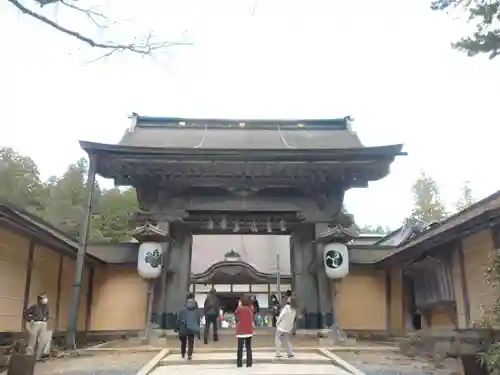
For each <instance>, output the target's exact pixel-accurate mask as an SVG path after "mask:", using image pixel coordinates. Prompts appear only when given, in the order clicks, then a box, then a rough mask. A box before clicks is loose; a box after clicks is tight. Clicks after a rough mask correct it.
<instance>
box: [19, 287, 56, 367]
mask: <svg viewBox="0 0 500 375" xmlns="http://www.w3.org/2000/svg"><path fill="white" fill-rule="evenodd" d="M48 303H49V299H48V298H47V294H46V293H41V294H39V295H38V296H37V301H36V304H34V305H31V306H30V307H29V308H28V309H27V310H26V311H25V312H24V318H25V320H26V331H27V332H28V347H27V350H26V351H27V354H28V355H33V354H35V347H36V358H40V357H41V356H42V355H48V354H49V353H47V351H48V350H46V348H47V347H49V350H50V342H48V341H50V339H51V338H48V336H49V331H48V330H47V322H48V320H49V306H48Z"/></svg>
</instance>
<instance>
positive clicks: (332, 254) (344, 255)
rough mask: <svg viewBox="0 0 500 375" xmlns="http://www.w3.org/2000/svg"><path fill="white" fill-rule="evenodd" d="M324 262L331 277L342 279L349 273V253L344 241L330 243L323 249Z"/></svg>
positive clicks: (327, 273) (327, 274)
mask: <svg viewBox="0 0 500 375" xmlns="http://www.w3.org/2000/svg"><path fill="white" fill-rule="evenodd" d="M323 264H324V265H325V272H326V276H327V277H328V278H329V279H341V278H343V277H346V276H347V274H348V273H349V253H348V251H347V246H346V245H344V244H343V243H329V244H326V245H325V247H324V249H323Z"/></svg>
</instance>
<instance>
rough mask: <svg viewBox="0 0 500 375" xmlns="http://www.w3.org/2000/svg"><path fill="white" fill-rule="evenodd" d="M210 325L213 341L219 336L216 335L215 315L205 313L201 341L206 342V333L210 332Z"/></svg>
mask: <svg viewBox="0 0 500 375" xmlns="http://www.w3.org/2000/svg"><path fill="white" fill-rule="evenodd" d="M210 326H212V327H213V328H212V329H213V335H214V341H218V340H219V336H218V335H217V329H218V328H219V327H217V315H205V330H204V332H203V341H204V342H205V344H206V343H208V334H209V332H210Z"/></svg>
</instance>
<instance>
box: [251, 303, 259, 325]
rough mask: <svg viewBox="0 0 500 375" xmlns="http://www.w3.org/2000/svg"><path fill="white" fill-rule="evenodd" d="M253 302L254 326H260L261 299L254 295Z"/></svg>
mask: <svg viewBox="0 0 500 375" xmlns="http://www.w3.org/2000/svg"><path fill="white" fill-rule="evenodd" d="M252 303H253V322H254V328H255V327H259V319H258V317H259V313H260V306H259V301H257V297H256V296H253V297H252Z"/></svg>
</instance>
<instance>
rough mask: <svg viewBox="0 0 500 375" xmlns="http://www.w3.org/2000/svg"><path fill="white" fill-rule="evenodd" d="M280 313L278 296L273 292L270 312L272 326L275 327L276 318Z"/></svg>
mask: <svg viewBox="0 0 500 375" xmlns="http://www.w3.org/2000/svg"><path fill="white" fill-rule="evenodd" d="M279 313H280V301H278V297H276V295H275V294H273V295H272V296H271V314H272V319H271V322H272V326H273V328H276V319H277V318H278V315H279Z"/></svg>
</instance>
